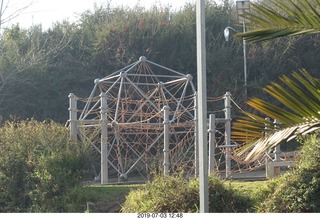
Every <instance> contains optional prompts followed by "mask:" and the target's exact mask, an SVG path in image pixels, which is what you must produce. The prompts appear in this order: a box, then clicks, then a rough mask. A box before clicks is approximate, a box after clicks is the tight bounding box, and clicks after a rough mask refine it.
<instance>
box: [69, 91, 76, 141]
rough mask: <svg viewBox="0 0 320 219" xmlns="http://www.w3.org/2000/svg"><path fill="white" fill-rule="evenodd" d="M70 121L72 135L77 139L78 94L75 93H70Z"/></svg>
mask: <svg viewBox="0 0 320 219" xmlns="http://www.w3.org/2000/svg"><path fill="white" fill-rule="evenodd" d="M68 97H69V122H70V137H71V138H72V139H74V140H76V139H77V96H76V95H74V93H70V94H69V96H68Z"/></svg>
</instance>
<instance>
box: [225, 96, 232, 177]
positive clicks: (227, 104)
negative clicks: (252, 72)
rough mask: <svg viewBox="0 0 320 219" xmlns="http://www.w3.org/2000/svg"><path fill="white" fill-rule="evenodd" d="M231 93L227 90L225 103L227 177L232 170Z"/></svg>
mask: <svg viewBox="0 0 320 219" xmlns="http://www.w3.org/2000/svg"><path fill="white" fill-rule="evenodd" d="M230 97H231V94H230V92H226V94H225V99H224V101H225V102H224V104H225V120H226V124H225V134H224V137H225V144H226V146H227V147H226V178H227V179H228V178H230V174H231V173H230V172H231V158H230V153H231V151H230V149H231V148H230V145H231V101H230Z"/></svg>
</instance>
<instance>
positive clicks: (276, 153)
mask: <svg viewBox="0 0 320 219" xmlns="http://www.w3.org/2000/svg"><path fill="white" fill-rule="evenodd" d="M273 124H274V130H277V129H278V125H279V124H280V123H279V122H278V121H277V120H276V119H275V120H274V121H273ZM273 153H274V161H275V162H278V161H281V159H280V154H281V149H280V145H277V146H276V147H275V148H274V151H273ZM274 176H280V166H275V167H274Z"/></svg>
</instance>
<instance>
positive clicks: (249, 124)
mask: <svg viewBox="0 0 320 219" xmlns="http://www.w3.org/2000/svg"><path fill="white" fill-rule="evenodd" d="M280 79H281V81H282V82H283V83H284V85H285V86H281V85H280V84H277V83H272V85H270V86H268V87H266V88H265V91H266V92H267V93H268V94H269V95H271V96H272V97H274V98H275V99H276V100H277V101H278V102H279V103H281V105H282V106H276V105H273V104H270V103H268V102H266V101H263V100H261V99H258V98H253V99H251V100H250V101H248V105H250V106H251V107H253V108H254V109H256V110H258V111H259V112H260V113H262V114H264V115H266V116H267V117H270V118H273V119H277V121H279V122H280V124H279V125H277V129H276V130H275V129H274V128H272V127H273V124H272V122H269V121H267V120H265V119H264V118H262V117H260V116H257V115H253V114H251V113H248V112H245V113H244V114H245V115H244V116H242V117H240V118H239V119H238V120H237V121H236V122H234V123H233V133H232V136H233V139H234V140H235V141H237V142H241V143H245V144H246V145H245V147H240V148H239V150H238V154H239V155H243V154H248V157H247V160H251V159H256V158H257V157H259V156H261V154H263V153H265V152H267V151H269V150H270V149H271V148H273V147H275V146H277V145H278V144H279V143H280V142H281V141H283V140H291V139H293V138H295V137H296V136H297V135H300V134H302V135H305V134H308V133H310V132H313V131H315V130H317V129H320V83H319V80H318V79H316V78H313V77H312V76H311V75H309V74H308V73H307V72H306V71H305V70H300V71H299V72H294V73H293V74H292V78H289V77H287V76H283V77H281V78H280Z"/></svg>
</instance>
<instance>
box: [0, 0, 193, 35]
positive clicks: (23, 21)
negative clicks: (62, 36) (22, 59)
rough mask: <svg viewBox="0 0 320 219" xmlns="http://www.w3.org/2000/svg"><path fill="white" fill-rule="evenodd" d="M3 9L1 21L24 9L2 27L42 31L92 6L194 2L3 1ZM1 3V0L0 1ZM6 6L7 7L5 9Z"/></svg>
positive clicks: (178, 5) (112, 0)
mask: <svg viewBox="0 0 320 219" xmlns="http://www.w3.org/2000/svg"><path fill="white" fill-rule="evenodd" d="M3 1H4V5H3V7H4V8H6V10H5V12H4V13H3V16H2V20H3V19H5V18H6V17H8V16H9V15H12V14H14V13H15V12H16V11H18V10H19V9H22V8H24V7H26V9H24V10H23V11H21V12H20V13H19V16H17V17H16V18H14V19H12V20H11V21H10V22H6V23H5V24H3V25H2V27H5V26H8V25H12V24H15V23H19V25H20V26H22V27H24V28H28V27H30V26H32V25H37V24H42V27H43V28H44V29H47V28H49V27H51V25H52V23H54V22H57V21H62V20H64V19H67V20H69V21H76V20H77V14H81V13H82V12H84V11H86V10H92V9H93V7H94V4H95V3H96V4H97V5H106V4H107V3H108V2H110V4H111V5H112V6H119V5H124V6H128V7H133V6H135V5H137V4H140V5H141V6H144V7H146V8H148V7H150V6H152V5H154V4H157V5H165V6H167V5H170V6H172V8H174V9H178V8H180V7H181V6H183V5H184V4H185V3H194V2H196V0H3ZM0 2H1V0H0ZM6 6H7V7H6Z"/></svg>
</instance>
